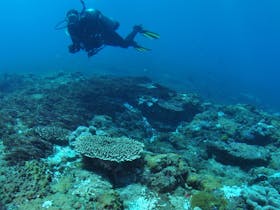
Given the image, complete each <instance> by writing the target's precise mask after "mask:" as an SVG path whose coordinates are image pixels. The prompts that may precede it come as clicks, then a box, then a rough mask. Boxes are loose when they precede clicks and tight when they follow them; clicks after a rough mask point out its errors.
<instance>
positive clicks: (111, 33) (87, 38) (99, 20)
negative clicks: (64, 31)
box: [67, 10, 140, 56]
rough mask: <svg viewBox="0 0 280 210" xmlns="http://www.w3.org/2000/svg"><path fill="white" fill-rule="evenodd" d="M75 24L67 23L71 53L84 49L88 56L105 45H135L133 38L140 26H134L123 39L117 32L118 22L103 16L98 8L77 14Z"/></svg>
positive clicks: (124, 46) (126, 46) (125, 46)
mask: <svg viewBox="0 0 280 210" xmlns="http://www.w3.org/2000/svg"><path fill="white" fill-rule="evenodd" d="M79 16H80V17H79V20H78V21H77V23H75V24H68V26H67V28H68V32H69V34H70V36H71V39H72V42H73V44H72V45H70V46H69V51H70V52H71V53H75V52H78V51H79V50H80V49H84V50H85V51H86V52H87V53H88V56H92V55H94V54H96V53H97V52H98V51H99V50H101V49H102V48H103V47H104V46H105V45H111V46H119V47H123V48H128V47H130V46H132V47H137V43H136V42H135V41H134V40H133V39H134V38H135V36H136V34H137V33H138V32H139V31H140V28H139V27H137V26H135V27H134V28H133V31H132V32H131V33H130V34H129V35H128V36H127V37H126V38H125V39H124V38H122V37H121V36H120V35H119V34H118V33H117V32H116V29H117V28H118V27H119V23H118V22H116V21H113V20H111V19H109V18H107V17H105V16H104V15H103V14H102V13H101V12H100V11H98V10H85V11H83V12H82V13H80V14H79Z"/></svg>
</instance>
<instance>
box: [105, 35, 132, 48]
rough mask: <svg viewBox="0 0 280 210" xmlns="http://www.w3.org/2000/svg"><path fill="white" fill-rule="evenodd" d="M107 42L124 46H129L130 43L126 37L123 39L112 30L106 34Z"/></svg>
mask: <svg viewBox="0 0 280 210" xmlns="http://www.w3.org/2000/svg"><path fill="white" fill-rule="evenodd" d="M104 38H105V44H106V45H111V46H118V47H123V48H128V47H129V43H127V42H126V40H125V39H123V38H122V37H121V36H120V35H119V34H118V33H117V32H115V31H111V32H110V33H107V34H106V35H105V36H104Z"/></svg>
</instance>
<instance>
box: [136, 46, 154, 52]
mask: <svg viewBox="0 0 280 210" xmlns="http://www.w3.org/2000/svg"><path fill="white" fill-rule="evenodd" d="M134 49H135V50H137V51H139V52H147V51H150V50H151V49H149V48H146V47H142V46H140V45H137V46H134Z"/></svg>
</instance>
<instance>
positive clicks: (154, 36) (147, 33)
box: [141, 30, 160, 39]
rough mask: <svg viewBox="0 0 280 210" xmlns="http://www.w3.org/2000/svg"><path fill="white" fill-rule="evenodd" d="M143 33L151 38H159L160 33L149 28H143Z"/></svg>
mask: <svg viewBox="0 0 280 210" xmlns="http://www.w3.org/2000/svg"><path fill="white" fill-rule="evenodd" d="M141 33H142V35H143V36H145V37H148V38H150V39H159V38H160V35H159V34H158V33H155V32H152V31H148V30H143V31H142V32H141Z"/></svg>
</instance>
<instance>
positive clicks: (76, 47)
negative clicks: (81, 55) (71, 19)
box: [68, 32, 81, 53]
mask: <svg viewBox="0 0 280 210" xmlns="http://www.w3.org/2000/svg"><path fill="white" fill-rule="evenodd" d="M70 36H71V40H72V44H71V45H69V46H68V49H69V52H70V53H76V52H79V51H80V49H81V45H80V41H79V39H78V37H76V36H74V35H73V33H72V34H71V32H70Z"/></svg>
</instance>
